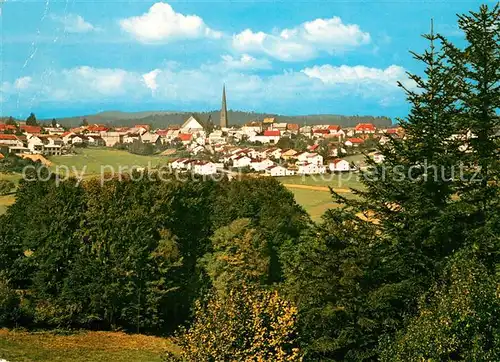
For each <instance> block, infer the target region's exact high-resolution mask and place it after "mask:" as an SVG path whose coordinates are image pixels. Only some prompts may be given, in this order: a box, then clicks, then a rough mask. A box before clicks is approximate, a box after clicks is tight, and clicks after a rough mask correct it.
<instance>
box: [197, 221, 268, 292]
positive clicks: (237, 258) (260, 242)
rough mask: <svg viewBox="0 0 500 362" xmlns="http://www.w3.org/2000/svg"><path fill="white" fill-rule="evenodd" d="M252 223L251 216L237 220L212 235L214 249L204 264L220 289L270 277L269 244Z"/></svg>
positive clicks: (213, 283) (225, 290)
mask: <svg viewBox="0 0 500 362" xmlns="http://www.w3.org/2000/svg"><path fill="white" fill-rule="evenodd" d="M250 223H251V221H250V220H249V219H238V220H235V221H233V222H232V223H231V224H229V225H228V226H224V227H221V228H220V229H218V230H216V231H215V233H214V235H213V236H212V238H211V241H212V248H213V252H212V253H208V254H206V255H205V256H204V258H203V260H202V264H203V265H204V267H205V269H206V271H207V274H208V276H209V277H210V279H211V281H212V285H213V286H214V287H215V289H216V290H217V291H219V292H222V293H225V292H228V291H229V290H231V289H234V288H235V287H237V286H238V285H240V284H241V283H246V284H257V285H259V284H265V283H266V282H267V281H268V279H269V255H268V254H269V250H268V248H269V247H268V245H267V242H266V241H265V240H264V239H263V237H262V235H260V234H259V232H258V231H257V230H255V229H253V228H251V226H250Z"/></svg>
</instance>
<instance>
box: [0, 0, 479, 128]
mask: <svg viewBox="0 0 500 362" xmlns="http://www.w3.org/2000/svg"><path fill="white" fill-rule="evenodd" d="M0 2H1V0H0ZM480 4H481V2H478V1H425V2H421V1H411V2H410V1H321V2H320V1H302V2H288V1H287V2H275V1H254V2H252V1H223V0H219V1H216V2H214V1H199V0H198V1H170V2H152V1H138V0H135V1H112V0H107V1H78V0H73V1H71V0H47V1H33V0H31V1H14V0H7V1H5V2H4V3H3V5H2V15H1V16H0V21H1V25H2V26H1V46H2V47H1V50H2V58H1V70H2V73H1V78H0V102H1V103H0V114H1V115H13V116H16V117H23V118H24V117H26V116H27V115H28V114H29V113H30V112H35V113H36V114H37V116H38V117H39V118H51V117H63V116H71V115H82V114H90V113H95V112H99V111H105V110H122V111H143V110H179V111H203V110H213V109H218V108H219V107H220V96H221V89H222V84H223V83H224V82H225V83H226V87H227V97H228V105H229V107H230V108H231V109H238V110H248V111H260V112H268V113H282V114H295V115H297V114H321V113H335V114H346V115H353V114H372V115H387V116H390V117H396V116H405V114H406V112H407V110H408V106H407V104H406V102H405V97H404V94H403V93H402V91H401V90H400V89H399V88H397V87H396V81H397V80H401V81H403V82H406V83H405V84H410V83H408V81H407V80H406V75H405V72H406V71H410V72H416V73H420V72H422V66H421V64H419V63H418V62H416V61H415V60H413V59H412V56H411V54H409V50H414V51H417V52H420V51H422V50H424V49H425V47H426V45H427V44H426V41H425V40H423V39H422V38H421V37H420V34H422V33H425V32H427V31H428V30H429V26H430V19H431V18H434V22H435V29H436V31H438V32H441V33H443V34H444V35H446V36H448V37H449V38H450V39H451V40H453V41H454V42H457V43H458V44H460V43H462V42H463V37H462V35H461V34H460V32H459V31H458V29H457V27H456V14H457V13H464V12H467V11H469V10H477V8H478V7H479V5H480Z"/></svg>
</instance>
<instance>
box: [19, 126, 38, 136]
mask: <svg viewBox="0 0 500 362" xmlns="http://www.w3.org/2000/svg"><path fill="white" fill-rule="evenodd" d="M19 128H20V129H21V131H22V132H23V133H28V134H39V133H41V132H42V127H40V126H28V125H21V126H19Z"/></svg>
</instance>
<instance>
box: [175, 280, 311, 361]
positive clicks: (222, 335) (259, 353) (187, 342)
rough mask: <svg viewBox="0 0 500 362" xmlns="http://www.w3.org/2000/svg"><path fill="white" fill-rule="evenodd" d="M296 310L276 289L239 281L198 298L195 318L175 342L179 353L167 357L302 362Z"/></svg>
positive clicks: (177, 359) (201, 359) (186, 359)
mask: <svg viewBox="0 0 500 362" xmlns="http://www.w3.org/2000/svg"><path fill="white" fill-rule="evenodd" d="M296 318H297V310H296V308H295V307H294V306H293V305H292V304H291V303H290V302H288V301H286V300H284V299H282V298H281V297H280V296H279V295H278V293H277V292H269V291H265V290H260V289H257V288H248V287H245V286H240V287H239V288H237V289H234V290H231V291H230V293H229V294H228V295H227V296H221V295H220V294H218V293H214V294H212V295H210V296H209V298H208V302H207V303H205V304H203V303H200V302H197V303H196V304H195V310H194V321H193V323H192V325H191V327H190V328H189V330H187V331H184V333H181V334H180V335H179V336H178V337H177V338H176V340H175V343H176V344H177V345H178V346H179V347H180V348H181V353H180V355H181V356H180V357H177V358H176V357H174V356H173V355H171V354H167V355H166V356H165V360H167V361H186V362H187V361H193V362H194V361H276V362H285V361H288V362H295V361H301V360H302V356H301V352H300V350H299V349H298V348H297V347H296V344H295V338H296Z"/></svg>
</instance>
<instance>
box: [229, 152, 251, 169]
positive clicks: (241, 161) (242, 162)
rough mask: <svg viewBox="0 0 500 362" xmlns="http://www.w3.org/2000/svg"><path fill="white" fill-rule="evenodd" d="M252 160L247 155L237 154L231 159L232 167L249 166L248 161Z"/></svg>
mask: <svg viewBox="0 0 500 362" xmlns="http://www.w3.org/2000/svg"><path fill="white" fill-rule="evenodd" d="M251 162H252V159H251V158H250V157H248V156H244V155H243V156H238V157H236V158H235V159H233V167H235V168H240V167H247V166H250V163H251Z"/></svg>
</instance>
